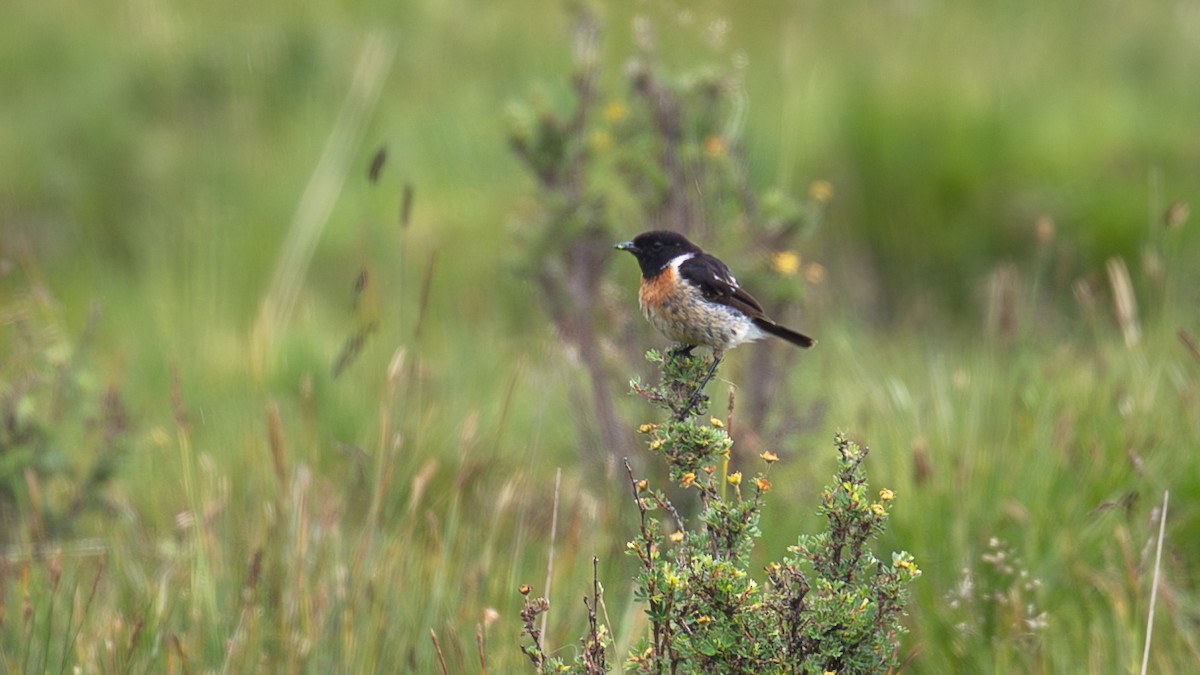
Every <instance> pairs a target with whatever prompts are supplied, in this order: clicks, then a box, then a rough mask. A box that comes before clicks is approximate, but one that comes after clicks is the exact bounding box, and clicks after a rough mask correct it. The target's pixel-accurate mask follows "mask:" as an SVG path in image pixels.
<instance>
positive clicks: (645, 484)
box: [635, 478, 650, 492]
mask: <svg viewBox="0 0 1200 675" xmlns="http://www.w3.org/2000/svg"><path fill="white" fill-rule="evenodd" d="M635 487H637V491H638V492H645V490H646V488H648V487H650V482H649V481H647V480H646V479H645V478H643V479H641V480H639V481H638V482H637V484H636V486H635Z"/></svg>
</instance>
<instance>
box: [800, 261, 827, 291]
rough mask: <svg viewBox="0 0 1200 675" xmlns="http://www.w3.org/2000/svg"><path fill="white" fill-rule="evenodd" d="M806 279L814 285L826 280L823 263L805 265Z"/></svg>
mask: <svg viewBox="0 0 1200 675" xmlns="http://www.w3.org/2000/svg"><path fill="white" fill-rule="evenodd" d="M804 279H805V280H806V281H808V283H810V284H813V285H814V286H816V285H819V284H820V283H822V282H823V281H825V266H824V265H822V264H821V263H809V264H807V265H805V266H804Z"/></svg>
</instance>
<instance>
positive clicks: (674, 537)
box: [671, 531, 683, 544]
mask: <svg viewBox="0 0 1200 675" xmlns="http://www.w3.org/2000/svg"><path fill="white" fill-rule="evenodd" d="M671 541H673V542H675V543H676V544H678V543H679V542H681V541H683V532H681V531H677V532H672V533H671Z"/></svg>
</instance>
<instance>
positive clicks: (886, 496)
mask: <svg viewBox="0 0 1200 675" xmlns="http://www.w3.org/2000/svg"><path fill="white" fill-rule="evenodd" d="M879 498H880V499H882V500H883V501H885V502H890V501H892V500H893V499H895V498H896V493H894V492H892V491H891V490H889V489H887V488H884V489H882V490H880V491H879Z"/></svg>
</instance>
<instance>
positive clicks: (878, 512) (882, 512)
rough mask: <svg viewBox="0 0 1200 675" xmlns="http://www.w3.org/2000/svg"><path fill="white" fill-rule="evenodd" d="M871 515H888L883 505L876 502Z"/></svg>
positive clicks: (872, 506)
mask: <svg viewBox="0 0 1200 675" xmlns="http://www.w3.org/2000/svg"><path fill="white" fill-rule="evenodd" d="M871 513H874V514H875V515H877V516H885V515H887V509H885V508H883V504H880V503H879V502H875V503H874V504H872V505H871Z"/></svg>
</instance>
